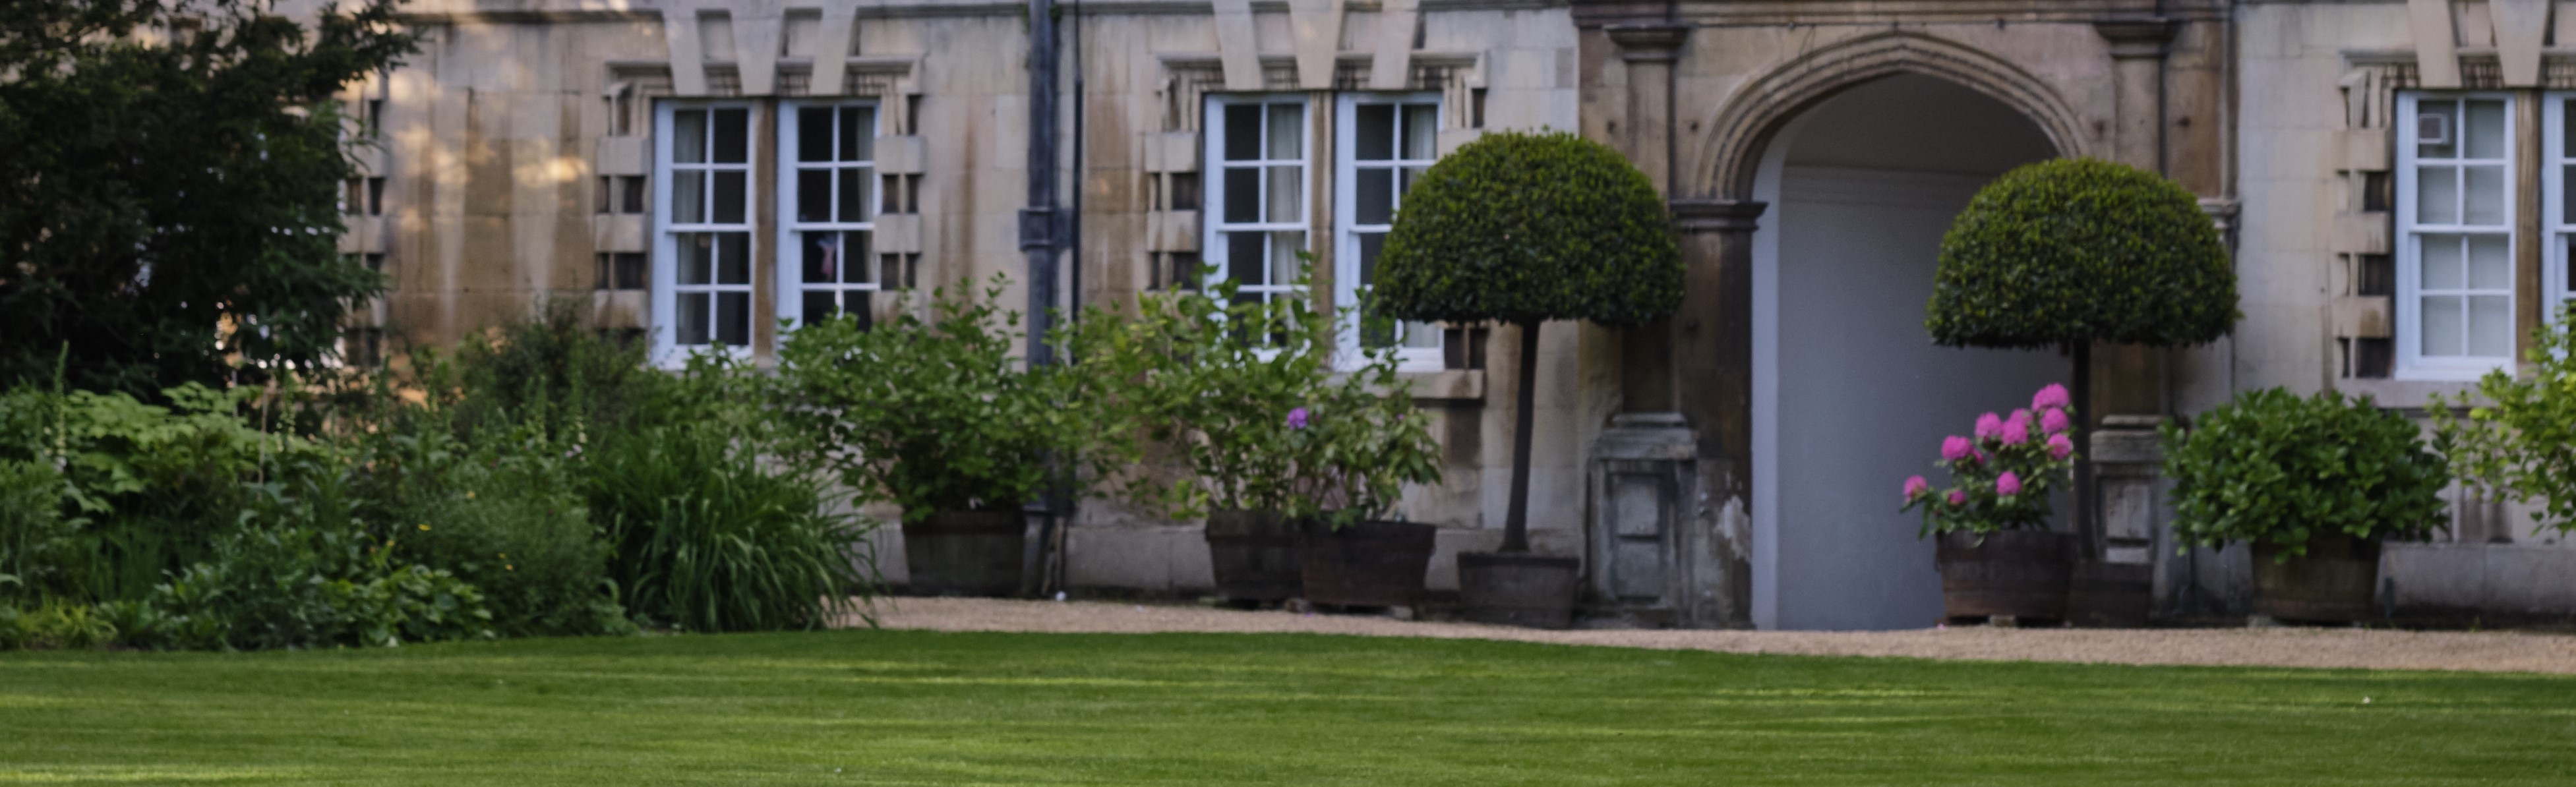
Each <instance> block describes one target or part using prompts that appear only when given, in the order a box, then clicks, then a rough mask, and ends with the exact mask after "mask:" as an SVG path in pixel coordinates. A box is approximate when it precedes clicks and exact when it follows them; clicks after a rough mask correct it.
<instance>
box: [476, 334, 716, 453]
mask: <svg viewBox="0 0 2576 787" xmlns="http://www.w3.org/2000/svg"><path fill="white" fill-rule="evenodd" d="M586 311H587V307H586V306H577V305H575V304H573V303H570V302H565V301H558V302H556V303H555V304H554V305H553V306H552V307H550V308H547V309H545V310H544V311H542V312H540V313H538V314H537V315H536V316H535V318H533V319H526V320H519V321H516V322H512V323H510V324H508V325H505V326H502V327H501V328H500V329H499V330H497V331H495V332H494V333H496V334H497V335H498V336H497V338H495V337H493V336H486V335H482V334H476V335H471V336H468V337H466V339H465V342H464V344H463V345H462V346H461V347H459V348H458V350H457V353H456V364H455V366H456V368H455V370H454V373H453V376H454V377H455V379H454V380H453V383H454V391H455V399H456V401H455V402H454V403H453V404H452V405H451V406H450V409H452V410H453V411H454V412H453V413H452V414H451V416H450V417H451V418H453V419H454V421H455V423H456V425H457V428H458V430H459V431H460V432H462V433H464V434H467V435H471V434H473V433H474V432H476V431H477V430H478V429H480V428H486V427H487V426H488V427H489V428H498V429H502V430H504V431H513V430H516V429H518V428H521V427H524V426H529V425H534V426H537V427H540V428H541V429H543V430H544V432H545V433H546V434H547V435H548V436H551V437H554V438H556V439H577V435H576V434H575V433H577V432H580V431H583V430H585V429H618V428H627V427H632V426H634V425H636V423H637V422H638V420H639V419H641V418H645V417H648V416H647V415H646V413H645V412H644V411H645V410H647V409H649V408H650V407H651V402H652V401H653V400H654V399H655V398H656V397H657V396H659V395H660V394H661V393H662V392H661V388H662V387H664V383H665V382H666V381H665V378H664V375H662V374H661V373H659V372H657V371H656V370H654V369H652V368H651V367H650V366H648V365H646V363H645V347H644V343H643V342H635V343H634V344H632V345H629V346H619V345H616V344H612V343H610V342H608V341H605V340H603V339H601V338H600V337H599V335H598V334H597V333H596V332H594V331H592V330H591V329H590V327H589V326H588V323H589V319H588V316H587V314H586Z"/></svg>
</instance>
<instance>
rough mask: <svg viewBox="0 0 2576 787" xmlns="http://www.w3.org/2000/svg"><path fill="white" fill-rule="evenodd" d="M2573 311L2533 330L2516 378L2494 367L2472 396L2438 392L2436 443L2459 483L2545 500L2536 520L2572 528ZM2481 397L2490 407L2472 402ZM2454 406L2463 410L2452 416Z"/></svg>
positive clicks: (2575, 482) (2575, 447)
mask: <svg viewBox="0 0 2576 787" xmlns="http://www.w3.org/2000/svg"><path fill="white" fill-rule="evenodd" d="M2570 320H2576V309H2570V308H2569V307H2566V306H2561V307H2560V308H2559V312H2558V320H2557V322H2555V323H2552V324H2549V325H2543V326H2541V327H2539V328H2538V329H2536V330H2534V331H2532V334H2531V339H2532V341H2531V349H2530V350H2529V351H2528V352H2527V353H2525V357H2526V358H2528V359H2529V361H2530V363H2529V365H2528V366H2527V367H2525V369H2526V374H2524V375H2522V376H2517V375H2515V374H2513V373H2511V372H2509V371H2507V370H2504V369H2497V370H2495V371H2491V372H2488V373H2487V374H2486V376H2485V377H2482V378H2479V380H2478V386H2477V394H2476V395H2475V396H2471V395H2469V394H2467V393H2465V392H2464V393H2462V394H2460V395H2459V397H2458V398H2456V399H2454V398H2449V397H2444V396H2441V395H2438V394H2437V395H2435V396H2434V397H2433V398H2432V401H2431V402H2430V403H2429V404H2430V406H2429V407H2427V408H2426V409H2428V410H2430V411H2432V415H2433V426H2434V431H2435V434H2436V435H2437V437H2436V440H2435V442H2436V444H2438V445H2440V446H2441V447H2442V450H2443V453H2445V454H2446V455H2448V456H2449V457H2450V459H2451V466H2452V469H2453V472H2454V473H2456V474H2457V475H2458V476H2459V478H2460V480H2461V482H2462V483H2464V484H2466V485H2469V486H2472V487H2480V488H2482V491H2484V492H2485V493H2487V494H2489V495H2497V494H2501V495H2503V496H2506V497H2510V498H2511V499H2513V500H2516V501H2519V502H2524V503H2529V502H2532V501H2534V500H2538V501H2541V502H2542V505H2541V506H2540V507H2539V508H2538V509H2536V510H2533V511H2532V512H2531V516H2532V518H2533V519H2534V520H2536V524H2538V525H2541V526H2546V527H2553V528H2556V529H2557V530H2558V531H2560V532H2567V531H2569V530H2576V335H2572V334H2571V333H2570V331H2571V330H2576V322H2570ZM2479 399H2484V400H2486V402H2487V404H2476V402H2477V400H2479ZM2453 408H2464V409H2466V410H2467V412H2466V413H2464V414H2454V413H2453Z"/></svg>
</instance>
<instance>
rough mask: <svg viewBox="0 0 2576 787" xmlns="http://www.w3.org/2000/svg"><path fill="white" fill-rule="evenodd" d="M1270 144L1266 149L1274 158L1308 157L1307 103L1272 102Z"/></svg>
mask: <svg viewBox="0 0 2576 787" xmlns="http://www.w3.org/2000/svg"><path fill="white" fill-rule="evenodd" d="M1269 106H1270V145H1269V147H1268V148H1267V149H1266V150H1265V151H1264V152H1265V153H1266V154H1268V155H1269V157H1270V158H1273V159H1300V158H1305V157H1306V105H1304V104H1271V105H1269Z"/></svg>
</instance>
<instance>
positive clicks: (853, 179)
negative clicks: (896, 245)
mask: <svg viewBox="0 0 2576 787" xmlns="http://www.w3.org/2000/svg"><path fill="white" fill-rule="evenodd" d="M782 114H784V115H785V116H786V117H785V118H784V120H785V121H786V122H783V123H780V124H779V129H778V135H779V140H778V149H779V150H780V151H781V152H782V153H785V154H786V158H785V160H784V161H783V162H782V164H781V167H780V168H781V170H782V172H781V173H780V177H779V184H778V190H779V203H780V204H781V205H784V206H786V207H785V209H784V210H781V211H779V215H780V217H781V218H782V219H783V221H781V222H780V233H779V241H778V244H779V245H778V248H780V249H781V250H784V251H785V252H786V256H785V257H783V258H782V259H781V260H780V261H779V262H780V264H779V266H778V290H779V291H780V292H782V293H792V295H790V296H788V297H784V298H780V299H779V305H778V311H779V314H778V316H779V318H780V319H783V320H792V321H794V323H795V324H796V325H804V324H806V323H808V322H813V321H819V320H825V319H830V318H831V317H832V316H834V315H837V314H843V313H847V314H850V315H853V316H855V317H857V318H858V320H859V323H860V324H861V325H863V326H864V325H866V324H867V323H868V322H869V320H870V319H871V316H872V315H871V310H870V307H871V304H870V302H869V299H870V297H872V296H873V294H874V293H876V292H877V291H879V290H880V289H885V287H883V286H882V283H883V282H884V281H885V277H884V276H882V275H880V271H879V270H878V265H877V258H876V255H875V254H874V253H873V252H872V249H871V244H870V240H871V238H872V235H873V233H874V231H875V229H876V224H875V220H876V214H877V210H876V208H877V200H876V199H875V196H874V193H873V189H874V188H875V186H876V183H877V176H876V138H877V109H876V106H875V105H874V104H869V103H851V102H823V101H798V102H787V103H786V104H784V105H783V108H782Z"/></svg>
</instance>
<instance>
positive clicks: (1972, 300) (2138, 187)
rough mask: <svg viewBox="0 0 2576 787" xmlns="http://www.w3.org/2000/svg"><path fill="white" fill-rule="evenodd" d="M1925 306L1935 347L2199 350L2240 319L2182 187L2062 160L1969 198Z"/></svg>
mask: <svg viewBox="0 0 2576 787" xmlns="http://www.w3.org/2000/svg"><path fill="white" fill-rule="evenodd" d="M1929 312H1930V314H1929V316H1928V317H1927V318H1926V319H1925V320H1924V327H1925V328H1927V329H1929V330H1930V331H1931V333H1932V340H1933V341H1934V342H1936V343H1938V344H1941V345H1944V346H1951V347H2007V348H2037V347H2054V346H2058V345H2061V344H2068V343H2076V344H2089V343H2092V342H2114V343H2123V344H2146V345H2155V346H2181V345H2193V344H2203V343H2207V342H2210V341H2214V340H2216V339H2217V338H2218V337H2220V336H2224V335H2226V334H2227V332H2228V330H2229V329H2231V328H2232V327H2234V325H2235V322H2236V318H2237V312H2236V274H2235V271H2234V270H2233V269H2232V267H2231V266H2230V262H2229V259H2228V254H2227V247H2226V245H2225V244H2224V243H2222V242H2221V241H2220V239H2219V237H2218V231H2217V229H2216V228H2215V227H2214V226H2213V225H2212V224H2211V222H2210V218H2209V216H2208V214H2206V213H2203V212H2201V209H2200V203H2199V201H2198V200H2197V199H2194V198H2193V197H2192V195H2191V192H2189V191H2185V190H2184V189H2183V187H2182V186H2180V185H2178V184H2176V183H2174V182H2173V181H2170V180H2166V179H2165V178H2163V177H2162V176H2159V175H2156V174H2155V173H2151V172H2147V171H2145V170H2141V169H2138V168H2136V167H2131V166H2127V165H2123V164H2115V163H2111V162H2107V161H2100V160H2095V159H2058V160H2054V161H2044V162H2040V163H2037V164H2029V165H2025V166H2022V167H2020V168H2017V169H2014V170H2013V171H2011V172H2007V173H2004V175H2003V176H2002V177H1999V178H1996V179H1995V181H1994V182H1993V183H1989V184H1987V185H1986V187H1985V188H1984V189H1981V190H1979V191H1978V192H1977V195H1976V197H1975V198H1974V199H1972V200H1970V201H1969V202H1968V208H1967V209H1966V210H1964V211H1961V212H1960V213H1959V216H1958V218H1957V219H1956V220H1954V221H1953V222H1952V223H1951V225H1950V231H1949V234H1947V235H1945V236H1943V237H1942V239H1941V261H1940V266H1939V269H1938V271H1937V272H1936V273H1935V274H1933V279H1932V302H1931V307H1930V309H1929ZM2079 373H2081V370H2079ZM2082 387H2083V386H2081V385H2079V386H2078V388H2079V389H2080V388H2082ZM2080 392H2081V391H2080V390H2079V393H2080ZM2076 404H2078V405H2082V404H2084V403H2083V402H2077V403H2076Z"/></svg>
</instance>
